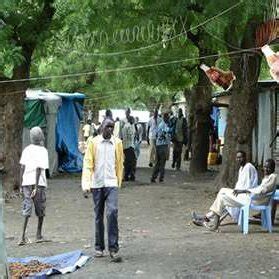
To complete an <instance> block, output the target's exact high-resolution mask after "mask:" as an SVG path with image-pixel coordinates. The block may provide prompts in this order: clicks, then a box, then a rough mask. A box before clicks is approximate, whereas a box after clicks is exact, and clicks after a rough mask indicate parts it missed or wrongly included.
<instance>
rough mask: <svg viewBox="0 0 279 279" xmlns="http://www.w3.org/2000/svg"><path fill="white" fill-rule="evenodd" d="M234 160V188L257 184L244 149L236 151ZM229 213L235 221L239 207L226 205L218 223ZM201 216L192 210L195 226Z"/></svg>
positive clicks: (199, 224)
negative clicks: (235, 179) (235, 180)
mask: <svg viewBox="0 0 279 279" xmlns="http://www.w3.org/2000/svg"><path fill="white" fill-rule="evenodd" d="M236 162H237V165H238V167H239V170H238V179H237V182H236V184H235V187H234V189H237V190H248V189H251V188H254V187H256V186H258V172H257V170H256V168H255V167H254V166H253V165H252V164H251V163H249V162H247V160H246V153H245V152H244V151H237V153H236ZM228 215H230V216H231V217H232V218H233V219H234V221H236V222H237V220H238V216H239V208H233V207H227V208H225V209H224V212H223V214H222V216H221V218H220V223H221V222H222V221H223V220H224V219H225V218H226V217H227V216H228ZM203 218H204V217H203V216H198V215H196V214H195V213H194V212H193V213H192V220H193V223H194V224H195V225H197V226H202V224H203V221H204V220H203Z"/></svg>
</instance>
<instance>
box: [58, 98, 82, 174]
mask: <svg viewBox="0 0 279 279" xmlns="http://www.w3.org/2000/svg"><path fill="white" fill-rule="evenodd" d="M56 95H58V96H60V97H61V98H62V105H61V106H60V108H59V110H58V114H57V124H56V151H57V153H58V158H59V160H58V168H59V170H61V171H66V172H70V173H73V172H81V170H82V154H81V153H80V152H79V150H78V136H79V125H80V120H81V119H82V117H83V101H84V95H83V94H80V93H74V94H67V93H56Z"/></svg>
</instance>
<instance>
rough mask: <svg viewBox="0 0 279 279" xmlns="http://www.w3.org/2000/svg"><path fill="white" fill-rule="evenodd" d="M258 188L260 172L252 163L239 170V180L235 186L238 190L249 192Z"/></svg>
mask: <svg viewBox="0 0 279 279" xmlns="http://www.w3.org/2000/svg"><path fill="white" fill-rule="evenodd" d="M257 186H258V172H257V170H256V168H255V167H254V166H253V165H252V164H251V163H246V164H245V165H244V166H243V167H240V168H239V171H238V179H237V182H236V184H235V187H234V188H235V189H237V190H248V189H251V188H254V187H257Z"/></svg>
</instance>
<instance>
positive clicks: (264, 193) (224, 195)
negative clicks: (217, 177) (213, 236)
mask: <svg viewBox="0 0 279 279" xmlns="http://www.w3.org/2000/svg"><path fill="white" fill-rule="evenodd" d="M274 171H275V162H274V160H273V159H267V160H266V162H265V164H264V178H263V180H262V183H261V184H260V185H259V186H257V187H255V188H252V189H248V190H239V189H235V190H233V189H230V188H222V189H221V190H220V191H219V192H218V194H217V197H216V199H215V201H214V202H213V204H212V206H211V207H210V211H209V212H208V213H207V214H206V215H205V216H204V221H203V226H205V227H206V228H207V229H208V230H211V231H215V230H216V229H217V228H218V227H219V224H220V216H221V215H222V213H223V210H224V209H225V207H235V208H241V207H242V206H244V205H247V204H249V203H250V202H251V198H252V196H253V200H252V203H253V204H255V205H266V204H268V202H269V200H270V197H271V194H272V193H273V192H274V191H275V189H276V177H277V175H276V174H275V173H274ZM194 214H195V213H194Z"/></svg>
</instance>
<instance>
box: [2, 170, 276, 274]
mask: <svg viewBox="0 0 279 279" xmlns="http://www.w3.org/2000/svg"><path fill="white" fill-rule="evenodd" d="M150 175H151V169H147V168H145V169H144V168H141V169H139V170H138V172H137V181H136V182H133V183H132V182H131V183H126V184H125V185H124V187H123V188H122V189H121V190H120V193H119V227H120V246H121V250H120V251H121V254H122V256H123V259H124V261H123V262H122V263H120V264H112V263H109V258H108V257H106V258H103V259H96V260H94V261H93V262H89V263H88V264H87V265H86V266H85V267H83V268H82V269H80V270H79V271H77V272H75V273H73V274H70V275H64V276H57V278H279V261H278V256H279V249H278V248H279V234H278V232H279V226H277V227H275V229H274V233H273V234H268V233H265V232H262V231H261V228H260V226H258V225H252V226H251V227H250V231H251V233H250V234H249V235H247V236H243V235H242V234H241V233H240V232H239V230H238V228H237V226H236V225H232V224H228V225H226V226H222V227H221V232H219V233H209V232H206V231H204V230H203V229H201V228H198V227H195V226H193V225H192V224H191V222H190V212H191V210H193V209H194V210H199V211H201V212H204V211H206V209H207V208H208V207H209V206H210V204H211V202H212V200H213V197H214V179H213V178H214V173H213V172H210V173H208V174H206V175H203V176H202V177H200V178H199V179H197V180H193V179H190V178H189V176H188V175H187V173H186V172H185V171H183V172H175V171H171V170H168V171H167V172H166V179H165V182H164V184H149V178H150ZM79 185H80V179H79V176H60V177H57V178H54V179H51V180H49V190H48V204H47V217H46V223H45V227H44V229H45V236H46V238H52V240H53V242H51V243H44V244H30V245H28V246H24V247H18V246H17V245H16V243H17V241H18V239H19V237H20V234H21V229H22V218H21V216H20V201H19V200H13V201H11V202H10V203H9V204H7V206H6V211H5V221H6V237H7V246H8V254H9V256H12V257H25V256H29V255H37V256H50V255H54V254H58V253H63V252H67V251H72V250H76V249H82V250H83V251H84V252H85V253H86V254H89V255H92V254H93V247H92V236H93V221H92V220H93V219H92V200H91V199H90V200H86V199H84V198H83V197H82V195H81V191H80V188H79ZM36 222H37V220H36V218H34V217H33V218H32V219H31V222H30V224H29V236H30V237H31V238H32V239H34V237H35V231H36V225H37V223H36ZM277 223H279V221H278V220H277ZM89 246H91V247H89Z"/></svg>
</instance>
